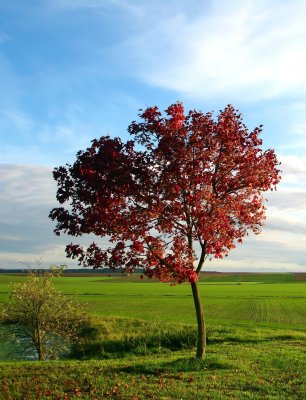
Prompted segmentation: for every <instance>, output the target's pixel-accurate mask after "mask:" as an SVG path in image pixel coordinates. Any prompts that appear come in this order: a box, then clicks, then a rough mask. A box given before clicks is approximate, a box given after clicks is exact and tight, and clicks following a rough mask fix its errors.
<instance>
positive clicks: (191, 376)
mask: <svg viewBox="0 0 306 400" xmlns="http://www.w3.org/2000/svg"><path fill="white" fill-rule="evenodd" d="M22 279H24V278H23V277H20V276H8V275H4V274H2V275H0V300H1V301H6V300H7V298H8V292H9V284H10V282H11V281H20V280H22ZM55 282H56V286H57V287H58V288H59V289H60V290H62V291H63V292H64V293H66V294H67V295H70V296H73V297H75V298H76V299H78V300H79V301H81V302H84V303H87V307H88V310H89V313H90V314H91V315H92V317H93V319H94V323H95V324H97V325H98V326H99V329H100V336H99V338H100V339H99V340H100V341H101V343H102V345H101V346H100V345H99V346H100V347H99V346H98V347H92V348H91V351H92V354H90V355H91V356H94V357H95V356H96V357H98V358H99V357H102V358H103V357H104V359H102V360H83V361H61V362H43V363H41V364H39V363H34V362H26V363H25V362H17V363H16V362H14V363H12V362H10V363H8V362H6V363H5V362H2V363H1V365H2V367H3V368H2V369H1V371H0V399H5V400H6V399H11V400H18V399H20V400H21V399H29V400H30V399H42V400H44V399H58V400H59V399H63V400H67V399H77V398H79V399H84V400H86V399H92V400H94V399H107V398H111V399H131V400H141V399H156V400H162V399H163V400H167V399H177V400H179V399H182V400H188V399H190V400H191V399H211V400H217V399H218V400H223V399H241V400H244V399H275V400H290V399H297V400H303V399H306V387H305V380H306V282H305V281H304V282H303V281H296V280H295V278H294V275H293V274H267V275H266V274H265V275H253V274H252V275H249V274H244V275H243V274H242V275H238V274H237V275H228V276H224V275H222V276H221V277H219V280H218V279H217V277H216V276H211V277H207V278H206V279H204V280H201V281H200V283H199V286H200V292H201V294H202V297H203V302H204V306H205V313H206V318H207V325H208V347H207V357H206V358H205V360H204V361H203V362H202V363H199V362H196V361H195V360H194V359H193V358H192V356H193V354H194V349H193V348H192V345H191V346H190V345H188V346H187V347H188V349H187V348H186V350H179V351H173V349H174V350H175V341H178V343H179V345H180V341H181V342H182V343H183V345H184V343H187V342H188V340H189V343H190V341H191V342H192V340H193V338H194V337H195V334H196V328H195V325H196V321H195V313H194V306H193V300H192V296H191V290H190V287H189V285H188V284H184V285H177V286H174V287H171V286H170V285H169V284H162V283H158V282H152V281H147V280H144V281H141V280H140V279H138V278H137V276H136V277H135V276H134V277H121V276H119V277H118V276H112V277H103V276H101V277H100V276H98V277H97V276H90V277H88V276H87V277H62V278H56V280H55ZM167 339H168V342H169V343H168V344H167V343H166V342H167ZM152 343H153V344H152ZM165 343H166V344H165ZM171 346H172V347H173V348H172V347H171ZM181 347H182V348H184V346H181ZM178 348H180V347H179V346H178ZM120 349H121V350H120ZM136 354H137V355H136ZM6 356H7V353H5V351H4V350H3V349H2V355H1V349H0V358H1V357H2V359H4V358H5V357H6ZM85 358H86V355H85Z"/></svg>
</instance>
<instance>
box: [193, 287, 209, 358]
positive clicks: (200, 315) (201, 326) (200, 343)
mask: <svg viewBox="0 0 306 400" xmlns="http://www.w3.org/2000/svg"><path fill="white" fill-rule="evenodd" d="M191 289H192V295H193V301H194V306H195V310H196V315H197V322H198V339H197V354H196V357H197V358H203V356H204V355H205V351H206V326H205V319H204V310H203V305H202V301H201V298H200V296H199V291H198V285H197V282H192V283H191Z"/></svg>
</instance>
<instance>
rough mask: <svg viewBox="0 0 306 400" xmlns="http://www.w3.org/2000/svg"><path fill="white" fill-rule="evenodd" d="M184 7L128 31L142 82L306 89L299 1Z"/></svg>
mask: <svg viewBox="0 0 306 400" xmlns="http://www.w3.org/2000/svg"><path fill="white" fill-rule="evenodd" d="M180 4H182V3H180ZM184 4H185V5H186V6H187V4H186V3H184ZM165 7H166V6H165ZM184 11H185V9H182V8H180V7H178V8H177V10H173V8H172V14H171V13H170V12H169V14H168V18H164V19H163V18H162V19H159V18H158V15H157V14H155V15H153V16H151V19H150V18H149V20H148V21H146V23H147V26H148V27H151V29H150V28H148V29H146V31H145V32H142V34H141V35H140V34H139V32H137V33H136V34H135V35H134V36H133V37H131V38H129V39H128V41H127V43H126V49H129V51H130V53H131V54H132V56H133V61H134V63H135V65H136V66H137V67H136V70H137V73H138V74H140V75H141V76H142V79H144V80H145V81H146V82H147V83H149V84H151V85H156V86H159V87H163V88H166V89H173V90H175V91H177V92H179V93H182V94H184V95H186V96H192V97H193V98H195V97H198V98H203V99H212V98H216V97H219V96H223V97H225V98H229V96H231V98H232V99H235V98H243V99H244V100H262V99H271V98H275V97H278V96H285V95H290V94H292V93H293V92H294V93H300V94H305V93H306V75H305V70H306V53H305V51H304V48H305V41H306V25H305V20H304V15H305V12H306V3H305V2H303V1H299V0H293V1H291V2H276V1H273V0H261V1H258V0H256V1H255V0H249V1H245V0H235V1H231V2H228V1H213V2H212V7H210V8H209V7H207V8H206V9H205V8H204V7H203V8H200V7H198V12H197V13H195V14H194V15H193V17H192V18H190V17H188V16H187V15H186V13H184Z"/></svg>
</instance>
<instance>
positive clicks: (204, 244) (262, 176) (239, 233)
mask: <svg viewBox="0 0 306 400" xmlns="http://www.w3.org/2000/svg"><path fill="white" fill-rule="evenodd" d="M140 118H141V121H140V122H136V121H134V122H132V124H131V125H130V126H129V128H128V131H129V133H130V134H131V135H132V137H133V138H134V139H133V140H131V141H128V142H127V143H123V142H122V141H121V140H120V139H119V138H114V139H112V138H110V137H107V136H106V137H102V138H100V139H99V140H94V141H93V142H92V145H91V147H89V148H88V149H86V150H85V151H80V152H78V153H77V158H76V161H75V163H74V164H73V165H67V166H66V167H59V168H56V169H55V171H54V178H55V180H56V181H57V184H58V192H57V199H58V201H59V202H60V203H61V204H63V205H65V207H58V208H55V209H54V210H52V211H51V213H50V217H51V219H53V220H55V221H57V226H56V228H55V232H56V234H60V232H66V233H68V234H70V235H72V236H80V235H84V234H95V235H96V236H98V237H101V238H105V239H104V241H107V243H108V245H107V246H106V247H103V248H100V247H99V246H98V245H97V244H95V243H93V244H92V245H91V246H89V247H88V248H87V249H83V248H81V247H80V246H78V245H74V244H71V245H69V246H67V255H68V257H72V258H76V259H77V260H78V261H79V263H80V264H82V265H85V266H87V265H89V266H92V267H94V268H98V267H111V268H117V267H123V268H125V269H126V270H128V271H131V272H132V271H134V270H135V269H137V268H143V269H144V270H145V272H146V274H147V275H148V276H149V277H153V276H155V277H157V278H158V279H160V280H161V281H172V282H178V283H181V282H184V281H186V280H187V281H190V282H193V281H196V280H197V276H198V273H199V271H200V269H201V268H202V265H203V262H204V261H205V259H206V258H207V257H211V258H212V257H216V258H219V257H223V256H224V255H227V253H228V252H229V250H231V249H232V248H234V247H235V244H236V243H237V242H238V243H239V242H241V241H242V238H243V237H244V236H245V235H247V233H248V231H253V232H254V233H259V232H260V228H261V226H262V225H263V223H264V220H265V207H264V199H263V197H262V192H265V191H267V190H273V189H274V188H275V186H276V185H277V184H278V182H279V180H280V171H279V169H278V165H279V163H278V161H277V158H276V155H275V153H274V151H273V150H271V149H269V150H266V151H264V150H262V148H261V145H262V140H261V139H260V138H259V135H260V133H261V130H262V127H261V126H260V127H259V128H255V129H254V130H253V131H252V132H249V131H248V129H247V128H246V126H245V125H244V124H243V122H242V116H241V115H240V114H239V113H238V112H237V111H236V110H235V109H234V108H233V107H232V106H227V107H226V108H225V109H224V110H223V111H221V112H220V113H219V115H218V117H217V119H216V120H214V118H213V115H212V114H211V113H207V114H203V113H201V112H198V111H190V112H189V113H188V114H187V115H185V114H184V108H183V105H182V104H181V103H176V104H173V105H171V106H170V107H169V108H168V109H167V110H166V116H163V115H162V114H161V113H160V111H159V110H158V108H157V107H151V108H148V109H146V110H144V111H142V112H141V113H140ZM139 145H140V146H139ZM136 149H137V150H136ZM68 203H69V204H70V206H69V205H68V206H67V204H68Z"/></svg>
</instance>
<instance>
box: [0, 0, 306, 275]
mask: <svg viewBox="0 0 306 400" xmlns="http://www.w3.org/2000/svg"><path fill="white" fill-rule="evenodd" d="M305 20H306V2H305V1H304V0H291V1H290V2H288V1H286V0H231V1H227V0H202V1H200V0H167V1H163V0H146V1H142V0H31V1H29V2H26V1H24V0H0V76H1V79H0V85H1V86H0V268H5V267H18V266H20V263H19V260H23V261H25V262H29V263H35V260H37V259H39V258H42V260H43V263H45V264H49V263H63V262H67V260H66V259H65V253H64V247H65V244H66V243H67V242H70V239H69V238H67V237H60V238H58V237H55V236H54V234H53V232H52V230H53V223H52V222H51V221H49V220H48V213H49V211H50V209H51V208H53V207H54V206H56V200H55V192H56V187H55V182H53V179H52V175H51V172H52V169H53V168H54V167H55V166H59V165H64V164H65V163H66V162H73V160H74V157H75V154H76V152H77V151H78V150H79V149H83V148H85V147H87V146H88V145H89V144H90V141H91V140H92V139H94V138H97V137H99V136H101V135H105V134H109V135H111V136H120V137H122V138H123V139H126V138H127V137H128V135H127V131H126V128H127V126H128V125H129V123H130V122H131V121H132V120H134V119H136V118H137V113H138V109H139V108H144V107H147V106H152V105H158V106H159V107H160V108H161V109H165V108H167V106H168V105H170V104H172V103H174V102H176V101H178V100H180V101H182V102H183V103H184V105H185V108H186V109H187V110H188V109H191V108H195V109H199V110H202V111H204V112H207V111H215V112H216V113H217V112H218V110H219V109H222V108H224V107H225V106H226V105H227V104H228V103H231V104H233V105H234V106H235V107H236V108H238V109H239V110H240V111H241V112H242V113H243V115H244V119H245V122H246V124H247V125H248V126H249V128H250V129H253V128H254V127H255V126H257V125H260V124H263V125H264V131H263V134H262V139H263V141H264V146H265V147H273V148H275V150H276V152H277V154H278V155H279V158H280V160H281V161H282V170H283V181H282V183H281V185H280V187H279V189H278V191H277V192H275V193H269V194H268V200H269V202H268V203H267V207H268V212H267V216H268V220H267V224H266V226H265V227H264V229H263V232H262V234H261V235H259V236H258V237H256V238H254V237H250V238H248V239H247V240H246V241H245V243H244V244H243V245H242V246H240V247H238V248H237V249H235V250H234V251H232V252H231V254H230V256H229V257H228V258H227V259H226V260H218V261H212V262H210V263H207V265H206V266H205V269H212V270H216V269H217V270H220V271H241V270H245V271H257V270H260V271H298V272H302V271H304V272H306V24H305ZM70 265H71V264H70Z"/></svg>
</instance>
